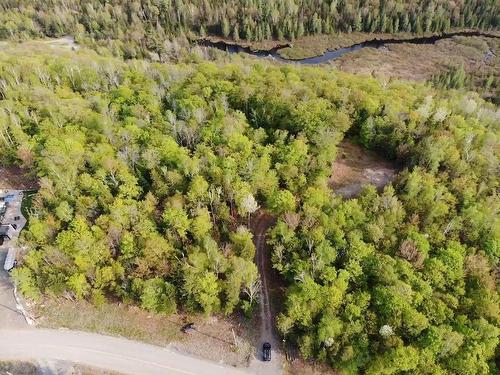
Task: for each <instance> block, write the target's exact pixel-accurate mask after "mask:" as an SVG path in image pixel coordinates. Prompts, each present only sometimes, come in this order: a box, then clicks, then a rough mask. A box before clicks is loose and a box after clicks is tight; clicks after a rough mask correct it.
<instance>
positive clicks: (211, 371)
mask: <svg viewBox="0 0 500 375" xmlns="http://www.w3.org/2000/svg"><path fill="white" fill-rule="evenodd" d="M1 360H6V361H12V360H20V361H32V360H34V361H36V360H60V361H69V362H74V363H83V364H85V365H88V366H91V367H96V368H101V369H105V370H110V371H116V372H119V373H122V374H130V375H138V374H140V375H243V374H247V375H248V372H246V371H243V370H240V369H236V368H233V367H227V366H223V365H219V364H216V363H213V362H210V361H206V360H202V359H199V358H194V357H190V356H187V355H183V354H180V353H178V352H175V351H173V350H170V349H168V348H162V347H159V346H153V345H148V344H143V343H139V342H135V341H130V340H126V339H123V338H117V337H110V336H103V335H98V334H93V333H85V332H75V331H63V330H50V329H29V330H0V361H1Z"/></svg>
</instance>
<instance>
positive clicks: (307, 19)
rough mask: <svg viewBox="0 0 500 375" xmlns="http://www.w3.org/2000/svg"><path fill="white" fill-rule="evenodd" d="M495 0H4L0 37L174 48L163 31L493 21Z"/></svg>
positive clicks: (405, 27)
mask: <svg viewBox="0 0 500 375" xmlns="http://www.w3.org/2000/svg"><path fill="white" fill-rule="evenodd" d="M499 25H500V5H499V4H498V1H496V0H464V1H457V2H454V1H447V0H418V1H415V0H391V1H389V0H326V1H325V0H287V1H283V0H266V1H263V0H246V1H236V0H141V1H139V0H122V1H116V0H115V1H107V0H91V1H88V0H65V1H62V0H51V1H32V0H6V1H2V3H1V4H0V38H3V39H7V38H8V39H28V38H36V37H42V36H49V37H57V36H62V35H65V34H71V35H76V36H77V38H78V41H79V42H86V43H87V44H89V45H95V44H97V45H106V46H107V47H109V48H111V49H112V50H113V51H114V52H115V53H116V54H122V55H123V56H125V57H127V58H130V57H144V56H148V54H149V52H154V53H156V54H157V55H159V56H163V55H165V54H168V52H169V51H170V50H171V49H175V48H176V46H175V43H174V45H172V42H171V41H170V40H169V37H172V36H179V35H186V36H188V37H189V38H196V37H200V36H201V37H203V36H205V35H219V36H224V37H226V38H232V39H234V40H236V41H238V40H239V39H245V40H248V41H261V40H267V39H273V38H275V39H284V38H286V39H289V40H294V39H295V38H300V37H301V36H304V35H315V34H331V33H338V32H351V31H364V32H387V33H396V32H413V33H418V34H421V33H423V32H445V31H449V30H450V29H452V28H462V29H463V28H477V29H482V30H490V29H497V28H498V27H499Z"/></svg>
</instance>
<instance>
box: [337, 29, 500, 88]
mask: <svg viewBox="0 0 500 375" xmlns="http://www.w3.org/2000/svg"><path fill="white" fill-rule="evenodd" d="M499 51H500V39H494V38H485V37H454V38H452V39H445V40H440V41H438V42H436V43H435V44H426V45H415V44H388V45H387V46H386V47H385V48H378V49H376V48H363V49H361V50H358V51H355V52H352V53H349V54H346V55H344V56H342V57H340V58H339V59H337V60H335V61H332V62H331V64H332V65H333V66H335V67H337V68H338V69H340V70H343V71H346V72H351V73H361V74H370V75H373V76H376V77H393V78H402V79H408V80H428V79H430V78H431V77H432V76H433V75H436V74H439V73H441V72H445V71H447V70H449V69H450V68H451V67H460V66H463V67H464V70H465V72H466V73H468V74H470V75H472V77H473V79H474V80H475V83H477V85H478V86H479V88H481V86H482V84H481V83H482V80H485V79H487V78H488V77H490V76H493V77H499V76H500V56H499ZM489 95H493V93H489Z"/></svg>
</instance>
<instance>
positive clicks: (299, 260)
mask: <svg viewBox="0 0 500 375" xmlns="http://www.w3.org/2000/svg"><path fill="white" fill-rule="evenodd" d="M233 60H234V61H233V62H231V63H214V62H211V63H209V62H204V61H199V60H197V59H196V56H193V57H192V61H190V62H188V63H185V64H180V63H179V64H170V65H166V64H159V63H148V62H145V61H137V60H133V61H128V62H126V61H123V60H120V59H115V58H110V57H103V56H99V55H97V54H96V53H95V52H91V51H88V50H85V49H83V50H81V51H79V52H78V53H72V52H65V53H63V52H60V53H59V54H55V53H52V54H50V53H34V52H32V53H29V52H27V51H26V50H23V49H22V47H19V49H18V50H11V51H10V52H0V161H1V162H2V163H3V164H6V165H9V164H16V165H19V166H22V167H24V168H27V169H29V170H31V171H32V172H33V173H36V174H37V175H38V176H39V178H40V190H39V192H38V193H37V195H36V196H35V198H34V201H33V207H32V208H31V216H30V221H29V227H28V228H27V229H26V230H25V231H24V235H23V241H24V243H25V245H26V246H27V248H29V249H30V251H29V252H27V253H26V255H25V256H24V259H23V261H22V266H21V267H20V268H18V269H17V270H16V271H15V272H14V277H15V278H16V280H17V282H18V284H19V287H20V290H21V291H22V292H23V294H24V295H25V296H28V297H30V298H34V299H37V298H39V296H40V295H41V294H42V293H43V294H45V295H53V296H65V297H66V298H70V299H86V300H89V301H91V302H93V303H94V304H97V305H99V304H103V303H106V301H107V300H111V301H124V302H126V303H132V304H138V305H140V306H142V307H143V308H145V309H148V310H150V311H153V312H157V313H171V312H173V311H176V309H178V308H182V309H186V310H190V311H195V312H203V313H206V314H210V313H224V314H230V313H232V312H234V311H242V312H244V313H246V314H252V311H253V309H254V308H255V305H256V303H257V300H258V294H259V282H258V280H259V276H258V272H257V268H256V266H255V264H254V263H253V258H254V253H255V247H254V244H253V241H252V232H251V230H250V226H249V223H250V221H251V219H252V216H254V215H255V214H256V213H257V212H258V210H266V211H268V212H269V213H271V214H272V215H275V216H276V218H277V222H276V225H275V226H274V227H273V228H272V230H271V232H270V244H271V245H272V260H273V264H274V267H275V268H276V269H277V270H278V271H279V272H280V273H281V274H282V276H283V280H284V282H285V284H286V286H287V293H286V297H285V305H284V306H283V310H282V312H281V314H280V316H279V318H278V322H277V323H278V327H279V330H280V332H281V334H282V335H283V336H284V337H285V338H286V340H287V342H290V343H293V344H294V345H297V346H298V348H299V349H300V352H301V353H302V355H303V356H304V357H305V358H317V359H320V360H322V361H326V362H328V363H330V364H331V365H332V367H334V368H336V369H337V370H339V371H340V372H342V373H344V374H356V373H366V374H393V373H405V372H406V373H412V374H487V373H495V372H496V371H498V369H497V367H496V364H495V355H498V352H497V353H495V351H497V350H498V344H499V337H500V300H499V293H498V271H499V268H498V267H499V257H500V253H499V239H500V221H499V216H498V209H499V203H500V201H499V199H498V181H499V179H498V176H499V160H498V159H499V154H498V151H499V143H498V142H499V133H498V123H499V120H500V111H499V109H498V107H496V106H495V105H494V104H491V103H487V102H484V101H483V100H482V99H480V98H479V96H478V95H477V94H473V93H468V94H467V93H460V92H456V91H453V90H451V91H443V90H440V89H435V88H431V87H429V86H426V85H423V84H417V83H403V82H400V81H397V80H394V81H391V82H379V81H377V80H375V79H372V78H367V77H357V76H354V75H349V74H345V73H340V72H337V71H335V70H334V69H330V68H309V67H307V68H305V67H292V66H278V67H273V66H271V65H269V64H268V63H256V62H254V61H252V60H241V59H240V58H234V59H233ZM345 136H348V137H350V138H352V139H356V140H357V141H358V142H360V143H361V144H362V145H363V146H364V147H366V148H369V149H373V150H378V151H379V152H381V153H384V154H385V155H386V156H387V157H388V158H392V159H394V160H397V161H398V162H399V163H400V164H401V165H403V166H404V169H403V171H402V172H401V173H400V174H399V176H398V178H397V180H396V181H395V183H394V184H393V185H389V186H387V187H386V188H385V189H384V191H383V192H380V193H379V192H377V191H376V190H375V189H374V188H373V187H366V188H365V189H364V190H363V192H362V194H361V195H360V196H359V197H358V198H356V199H350V200H342V199H341V198H340V197H339V196H336V195H335V194H334V193H333V192H332V191H331V190H330V188H329V187H328V179H329V176H330V175H331V172H332V170H331V169H332V161H333V160H334V159H335V156H336V152H337V150H336V145H338V144H339V142H340V141H341V140H342V139H343V138H344V137H345Z"/></svg>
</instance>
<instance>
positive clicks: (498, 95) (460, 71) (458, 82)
mask: <svg viewBox="0 0 500 375" xmlns="http://www.w3.org/2000/svg"><path fill="white" fill-rule="evenodd" d="M430 81H431V82H432V84H433V85H435V86H436V87H440V88H446V89H468V90H474V91H477V92H479V93H481V94H482V96H483V98H485V99H488V100H491V101H492V102H493V103H495V104H500V77H498V76H496V75H495V74H494V73H492V74H489V75H487V74H484V73H483V72H482V71H481V70H480V69H477V71H476V72H474V74H470V73H469V74H468V73H467V72H465V69H464V67H463V66H460V67H451V68H450V69H448V70H447V71H444V72H442V73H439V74H435V75H433V76H432V77H431V80H430Z"/></svg>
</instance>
